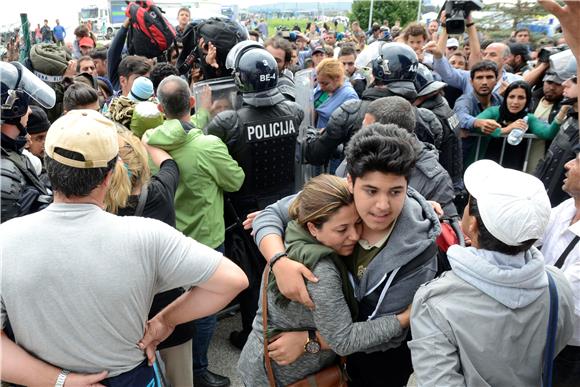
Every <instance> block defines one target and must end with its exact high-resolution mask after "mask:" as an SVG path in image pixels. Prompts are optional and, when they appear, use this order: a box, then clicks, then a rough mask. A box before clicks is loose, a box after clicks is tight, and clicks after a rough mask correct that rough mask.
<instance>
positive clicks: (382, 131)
mask: <svg viewBox="0 0 580 387" xmlns="http://www.w3.org/2000/svg"><path fill="white" fill-rule="evenodd" d="M418 152H419V143H418V141H417V139H416V138H415V137H414V136H413V135H412V134H410V133H409V132H407V131H406V130H404V129H401V128H399V127H398V126H397V125H383V124H371V125H369V126H367V127H365V128H362V129H360V130H359V131H358V132H357V133H355V135H354V136H352V138H351V139H350V142H349V143H348V146H347V148H346V162H347V172H348V173H349V175H350V176H351V178H352V181H353V182H354V181H355V180H356V179H357V178H359V177H362V176H363V175H365V174H366V173H368V172H381V173H385V174H387V173H391V174H394V175H398V176H404V177H405V179H406V180H407V181H408V180H409V176H410V175H411V172H412V170H413V168H414V167H415V162H416V161H417V156H418Z"/></svg>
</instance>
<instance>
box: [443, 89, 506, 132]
mask: <svg viewBox="0 0 580 387" xmlns="http://www.w3.org/2000/svg"><path fill="white" fill-rule="evenodd" d="M502 100H503V98H502V97H501V96H500V95H499V94H497V93H495V92H493V93H491V105H490V106H499V105H501V102H502ZM484 110H485V107H483V106H481V103H480V102H479V100H478V99H477V97H476V96H475V93H474V92H473V88H472V89H471V91H470V92H469V94H464V95H462V96H461V97H459V99H458V100H457V101H455V107H454V108H453V111H454V112H455V113H456V114H457V118H459V127H460V128H462V129H465V130H469V131H470V132H472V131H473V129H474V128H473V123H474V122H475V117H476V116H477V115H478V114H479V113H481V112H482V111H484Z"/></svg>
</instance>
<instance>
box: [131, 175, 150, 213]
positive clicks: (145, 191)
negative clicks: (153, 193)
mask: <svg viewBox="0 0 580 387" xmlns="http://www.w3.org/2000/svg"><path fill="white" fill-rule="evenodd" d="M148 195H149V183H148V182H147V183H145V184H143V187H141V193H140V194H139V201H138V202H137V208H136V209H135V213H134V214H133V216H143V210H144V209H145V203H147V196H148Z"/></svg>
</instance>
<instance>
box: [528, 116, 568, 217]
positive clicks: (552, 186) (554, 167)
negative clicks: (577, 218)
mask: <svg viewBox="0 0 580 387" xmlns="http://www.w3.org/2000/svg"><path fill="white" fill-rule="evenodd" d="M577 117H578V112H576V111H574V110H573V109H571V110H570V111H569V112H568V118H567V119H566V120H565V121H564V122H563V123H562V125H561V126H560V130H559V131H558V133H557V134H556V137H554V139H553V140H552V143H551V144H550V148H548V151H547V152H546V156H545V157H544V159H542V161H540V163H539V164H538V167H537V168H536V170H535V171H534V176H536V177H537V178H538V179H540V180H542V183H544V186H545V187H546V191H547V192H548V196H549V197H550V202H551V203H552V207H556V206H557V205H558V204H560V203H562V202H563V201H564V200H566V199H568V198H569V197H570V195H568V194H567V193H566V192H564V191H563V190H562V185H563V183H564V177H565V174H566V170H565V169H564V165H565V164H566V163H567V162H568V161H570V160H572V159H574V157H576V152H575V150H574V146H576V145H577V144H578V118H577Z"/></svg>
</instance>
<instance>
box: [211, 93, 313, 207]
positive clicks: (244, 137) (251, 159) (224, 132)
mask: <svg viewBox="0 0 580 387" xmlns="http://www.w3.org/2000/svg"><path fill="white" fill-rule="evenodd" d="M271 101H272V104H271V105H265V106H256V105H252V103H253V101H252V99H247V98H244V104H243V105H242V108H241V109H239V110H238V111H225V112H221V113H219V114H218V115H217V116H216V117H215V118H214V119H213V120H212V121H211V122H210V123H209V125H208V126H207V131H208V134H212V135H214V136H217V137H219V138H221V139H222V140H223V141H224V142H225V143H226V145H227V146H228V150H229V152H230V155H231V156H232V157H233V158H234V160H236V161H237V162H238V164H239V165H240V167H242V169H243V170H244V173H245V174H246V179H245V180H244V184H243V185H242V187H241V188H240V190H239V191H238V192H236V193H233V194H231V197H232V199H233V201H234V205H235V207H236V210H237V211H238V213H239V215H240V216H242V215H245V214H247V213H249V212H251V211H256V210H259V209H263V208H265V207H266V206H267V205H269V204H271V203H273V202H274V201H276V200H278V199H280V198H282V197H284V196H286V195H288V194H292V193H294V165H295V151H296V139H297V137H298V131H299V127H300V123H301V122H302V119H303V117H304V112H303V111H302V108H300V106H299V105H298V104H297V103H295V102H291V101H288V100H286V99H285V98H284V96H282V94H281V93H280V92H278V91H276V93H275V94H273V96H272V98H271Z"/></svg>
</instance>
